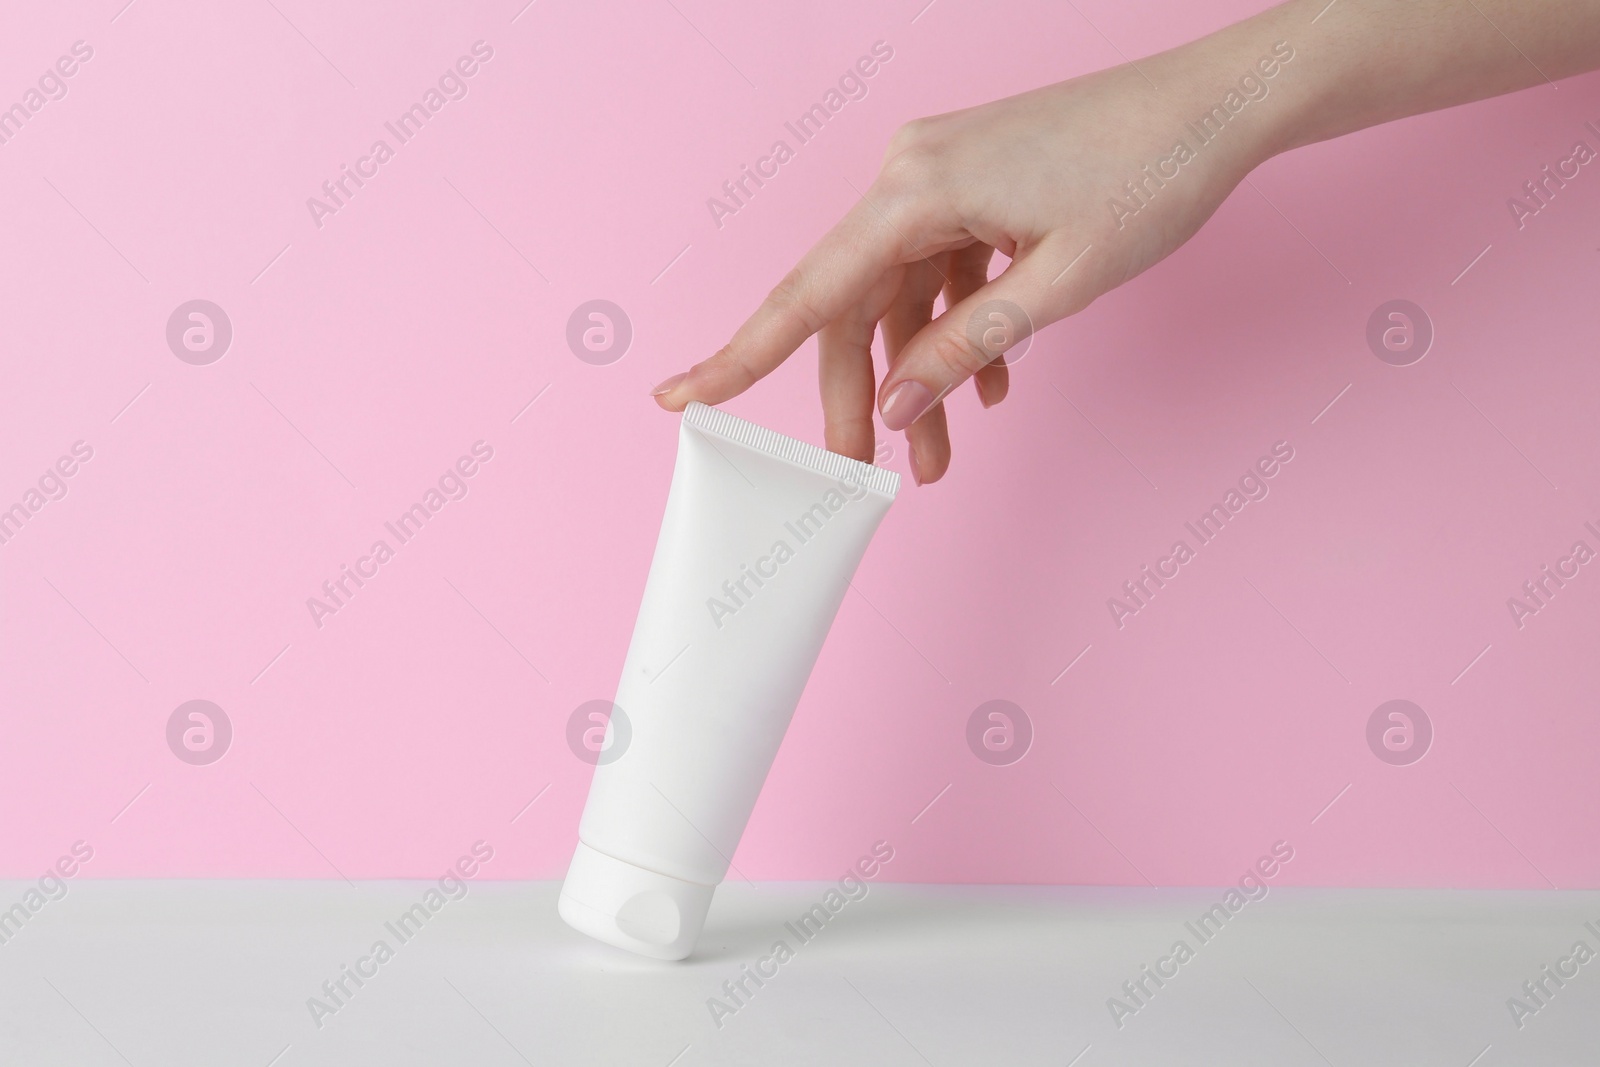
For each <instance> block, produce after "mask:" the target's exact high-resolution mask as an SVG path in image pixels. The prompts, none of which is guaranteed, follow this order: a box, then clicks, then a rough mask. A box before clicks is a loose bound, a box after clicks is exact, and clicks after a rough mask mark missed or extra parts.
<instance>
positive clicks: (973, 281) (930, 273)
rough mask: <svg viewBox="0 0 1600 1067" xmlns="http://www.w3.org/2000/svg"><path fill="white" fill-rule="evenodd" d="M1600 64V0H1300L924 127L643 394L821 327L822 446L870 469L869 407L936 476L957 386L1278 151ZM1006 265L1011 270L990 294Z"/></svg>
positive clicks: (753, 357) (1172, 238) (769, 352)
mask: <svg viewBox="0 0 1600 1067" xmlns="http://www.w3.org/2000/svg"><path fill="white" fill-rule="evenodd" d="M1507 35H1511V36H1507ZM1513 37H1515V38H1516V39H1518V40H1520V41H1521V42H1522V43H1521V45H1519V46H1517V47H1513V46H1511V45H1510V44H1509V43H1508V42H1509V41H1510V40H1511V39H1512V38H1513ZM1530 56H1531V57H1532V58H1530ZM1596 64H1600V2H1597V0H1538V2H1529V0H1475V2H1474V3H1473V4H1472V5H1463V4H1460V3H1459V2H1458V0H1405V2H1397V0H1342V2H1339V3H1338V6H1334V4H1330V3H1328V2H1327V0H1291V2H1290V3H1288V4H1284V5H1282V6H1280V7H1277V8H1273V9H1270V10H1268V11H1266V12H1263V13H1262V14H1261V15H1258V16H1256V17H1254V18H1252V19H1249V20H1246V21H1245V22H1242V23H1239V24H1238V25H1235V26H1232V27H1229V28H1228V29H1225V30H1223V31H1220V32H1218V33H1216V34H1213V35H1211V36H1209V37H1206V38H1202V39H1200V40H1199V41H1196V42H1193V43H1191V44H1188V45H1185V46H1183V47H1182V48H1178V49H1175V50H1173V51H1170V52H1165V53H1162V54H1161V55H1157V56H1154V57H1151V58H1149V59H1144V60H1140V61H1139V62H1138V63H1137V64H1129V65H1125V66H1121V67H1116V68H1113V69H1110V70H1106V71H1102V72H1100V73H1097V74H1091V75H1088V76H1086V77H1082V78H1075V79H1073V80H1072V81H1068V82H1062V83H1060V84H1057V85H1051V86H1047V87H1045V88H1042V89H1037V90H1034V91H1032V92H1027V93H1023V94H1022V95H1020V96H1014V97H1010V98H1008V99H1005V100H998V101H995V102H994V103H990V104H985V105H983V106H981V107H975V108H970V109H968V110H965V111H957V112H953V113H951V114H948V115H940V116H937V117H934V118H928V119H920V120H918V121H916V122H912V123H910V124H909V125H907V126H905V127H903V128H902V129H901V130H900V131H899V132H898V133H897V134H896V135H895V137H894V138H893V140H892V141H891V142H890V144H889V148H888V151H887V153H886V154H885V158H884V164H883V169H882V171H881V173H880V174H879V175H878V178H877V180H876V181H874V182H873V183H872V186H871V188H870V189H868V190H867V193H866V195H865V196H863V197H862V198H861V200H860V201H859V202H858V203H857V204H856V205H855V206H854V207H853V208H852V209H851V210H850V212H849V213H848V214H847V215H846V216H845V217H844V219H843V220H841V221H840V222H839V223H838V225H836V226H835V227H834V228H833V229H832V230H831V231H829V232H828V234H827V235H826V236H825V237H823V239H822V240H821V241H820V242H818V243H817V245H816V246H815V247H814V248H812V249H811V251H810V252H808V253H807V254H806V256H805V258H804V259H802V260H801V261H800V263H799V265H798V266H797V267H796V268H795V269H794V270H793V271H792V272H790V274H789V276H788V277H787V278H785V279H784V280H783V281H782V282H781V283H779V285H778V287H777V288H775V289H774V290H772V292H771V294H770V295H768V297H767V298H766V300H765V301H763V302H762V304H761V306H760V307H759V308H758V309H757V310H756V312H755V314H754V315H752V316H751V317H750V318H749V319H748V320H747V321H746V322H745V323H744V325H743V326H741V327H740V328H739V330H738V332H736V333H735V334H734V336H733V339H732V340H731V341H729V343H728V344H727V345H726V346H725V347H724V348H723V349H722V350H721V351H719V352H717V353H716V354H715V355H714V356H712V357H711V358H710V359H707V360H705V361H704V362H702V363H698V364H696V365H695V366H694V367H693V368H692V369H691V370H689V371H688V372H686V373H684V374H678V375H674V376H673V377H671V378H668V379H667V380H666V381H665V382H662V383H661V385H659V386H657V387H656V389H655V390H654V391H653V395H655V397H656V399H657V401H658V402H659V403H660V404H661V406H662V407H664V408H666V409H668V410H670V411H680V410H682V409H683V408H684V406H685V405H687V404H688V403H689V402H690V401H691V400H700V401H703V402H705V403H707V404H717V403H720V402H722V401H724V400H727V399H729V398H730V397H733V396H736V395H738V394H739V393H741V392H743V391H744V390H746V389H748V388H749V387H750V386H751V385H753V384H754V383H755V382H757V381H759V380H760V379H761V378H762V377H764V376H765V375H766V374H767V373H768V372H770V371H771V370H772V369H773V368H774V367H776V366H777V365H778V364H780V363H782V362H783V361H784V360H785V359H787V358H788V357H789V355H790V354H791V353H792V352H794V351H795V349H796V348H798V347H799V346H800V344H801V343H802V342H803V341H805V339H806V338H807V337H810V336H811V335H812V334H818V335H819V336H818V351H819V364H820V366H819V372H820V378H821V391H822V407H823V413H824V426H825V435H826V442H827V447H828V448H830V449H832V450H833V451H835V452H840V453H843V454H845V455H848V456H853V457H855V458H857V459H861V460H866V461H869V462H870V460H871V458H872V455H873V423H872V412H873V407H874V399H876V406H877V408H878V410H879V411H880V412H881V413H882V417H883V422H884V425H885V426H886V427H888V428H889V429H890V430H905V431H906V436H907V440H908V443H909V446H910V448H909V451H910V461H911V471H912V475H913V477H915V479H916V480H917V482H918V483H919V484H921V483H925V482H931V481H935V480H937V479H938V478H939V477H941V476H942V475H943V474H944V472H945V470H946V468H947V467H948V466H949V462H950V440H949V436H948V431H947V427H946V422H945V413H944V407H943V404H942V403H941V401H942V400H943V398H944V397H945V396H946V395H947V394H948V393H949V392H950V390H952V389H954V388H956V387H957V386H958V385H960V384H961V383H962V382H964V381H966V380H967V379H968V378H972V379H973V380H974V384H975V385H976V387H977V390H978V396H979V398H980V399H981V400H982V402H983V405H984V406H985V407H992V406H993V405H995V404H997V403H999V402H1000V401H1001V400H1002V399H1004V397H1005V395H1006V390H1007V387H1008V381H1007V370H1006V366H1005V363H1004V361H1003V360H1002V359H1000V358H999V357H1000V356H1001V355H1002V354H1003V353H1004V352H1005V351H1006V350H1007V349H1009V348H1011V347H1012V346H1013V345H1016V344H1017V343H1019V342H1021V341H1022V340H1024V339H1026V338H1027V337H1028V336H1029V335H1030V334H1031V333H1032V331H1033V330H1035V329H1038V328H1039V327H1042V326H1045V325H1047V324H1049V323H1051V322H1054V321H1056V320H1057V319H1060V318H1063V317H1065V316H1067V315H1071V314H1073V313H1074V312H1076V311H1079V310H1081V309H1083V308H1085V307H1087V306H1088V305H1089V304H1090V303H1091V302H1092V301H1093V300H1094V299H1095V298H1096V297H1097V296H1099V295H1100V294H1101V293H1104V292H1106V291H1107V290H1109V289H1113V288H1115V287H1116V286H1118V285H1121V284H1122V283H1123V282H1126V281H1128V280H1129V279H1130V278H1133V277H1134V276H1135V275H1137V274H1139V273H1140V272H1141V271H1143V270H1145V269H1146V268H1148V267H1150V266H1151V265H1152V264H1155V263H1157V262H1159V261H1160V260H1161V259H1163V258H1164V257H1165V256H1167V255H1169V254H1170V253H1171V252H1172V251H1173V250H1175V249H1176V248H1178V247H1179V246H1180V245H1182V244H1183V243H1184V242H1185V241H1187V240H1188V239H1189V237H1190V236H1192V235H1193V234H1194V232H1195V231H1196V230H1198V229H1199V228H1200V226H1201V225H1202V224H1203V223H1204V222H1205V221H1206V219H1208V218H1210V217H1211V214H1212V213H1213V212H1214V211H1215V210H1216V209H1217V207H1218V205H1219V204H1221V202H1222V201H1223V199H1224V198H1226V197H1227V195H1228V194H1229V193H1230V192H1231V191H1232V190H1233V189H1234V187H1235V186H1236V185H1237V184H1238V183H1239V182H1240V181H1241V180H1242V179H1243V178H1244V176H1245V175H1247V174H1248V173H1249V172H1250V171H1251V169H1253V168H1254V167H1255V166H1256V165H1257V164H1259V163H1261V162H1262V161H1264V160H1265V159H1267V158H1268V157H1270V156H1271V155H1272V154H1274V153H1275V152H1277V151H1281V150H1283V149H1285V148H1288V147H1293V146H1294V145H1298V144H1305V143H1309V142H1311V141H1314V140H1320V139H1322V138H1325V137H1332V136H1337V135H1338V134H1341V133H1346V132H1349V131H1351V130H1355V129H1360V128H1361V127H1363V126H1366V125H1371V124H1373V123H1375V122H1381V121H1386V120H1388V119H1392V118H1397V117H1400V116H1401V115H1405V114H1412V113H1415V112H1417V111H1423V110H1428V109H1429V108H1434V107H1443V106H1446V105H1448V104H1452V103H1461V102H1464V101H1466V100H1472V99H1478V98H1480V97H1483V96H1489V95H1493V94H1494V93H1497V92H1506V91H1509V90H1511V89H1515V88H1521V87H1523V86H1526V85H1532V84H1537V83H1539V81H1540V80H1541V79H1542V78H1544V77H1545V76H1546V75H1547V74H1548V75H1551V76H1554V77H1561V76H1564V75H1566V74H1570V73H1574V72H1577V71H1580V70H1587V69H1590V68H1592V67H1593V66H1595V65H1596ZM996 250H999V251H1000V252H1001V253H1002V254H1003V255H1005V256H1006V257H1008V258H1009V259H1010V261H1011V262H1010V263H1009V265H1008V266H1007V267H1006V269H1005V270H1004V271H1003V272H1002V273H1001V274H1000V275H999V276H997V277H996V278H995V279H994V280H993V281H990V280H988V267H989V261H990V258H991V257H992V255H993V253H994V252H995V251H996ZM941 293H942V294H943V296H944V303H945V308H946V310H945V311H944V313H943V314H941V315H940V316H939V317H938V318H937V319H935V318H934V317H933V308H934V301H935V299H936V298H937V297H938V296H939V295H940V294H941ZM878 327H881V328H882V331H883V340H884V348H885V350H886V353H887V356H888V368H887V372H886V373H885V375H884V377H883V381H882V383H881V385H877V386H876V388H875V387H874V377H875V375H874V370H873V365H872V355H871V346H872V337H873V332H874V330H875V329H876V328H878Z"/></svg>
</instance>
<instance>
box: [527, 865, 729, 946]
mask: <svg viewBox="0 0 1600 1067" xmlns="http://www.w3.org/2000/svg"><path fill="white" fill-rule="evenodd" d="M716 888H717V887H716V886H713V885H701V884H700V883H699V882H685V881H683V880H682V879H681V878H673V877H670V876H669V875H665V874H659V873H657V872H656V871H652V870H649V869H647V868H644V867H636V866H634V865H633V864H631V863H625V862H623V861H622V860H619V859H616V858H615V857H612V856H608V855H606V854H605V853H604V852H600V851H598V850H596V849H592V848H590V847H589V846H588V845H586V844H584V843H583V842H582V841H579V842H578V851H577V852H576V853H574V854H573V857H572V866H571V867H570V868H568V870H567V880H566V881H565V882H563V883H562V884H561V902H560V904H559V905H558V909H559V911H560V912H561V918H562V919H564V920H566V922H567V925H568V926H571V927H572V928H573V929H575V930H579V931H581V932H582V933H585V934H588V935H589V936H590V937H593V938H596V939H597V940H600V941H604V942H605V943H606V944H608V945H615V946H616V947H617V948H625V949H627V950H628V951H629V952H636V953H638V954H639V955H641V956H650V957H653V958H654V959H658V960H681V959H683V958H684V957H685V956H687V955H688V954H689V953H690V951H692V950H693V949H694V943H695V941H696V939H698V938H699V936H700V930H701V928H702V927H703V926H704V925H705V921H706V912H707V911H709V910H710V909H711V895H712V893H714V892H715V891H716Z"/></svg>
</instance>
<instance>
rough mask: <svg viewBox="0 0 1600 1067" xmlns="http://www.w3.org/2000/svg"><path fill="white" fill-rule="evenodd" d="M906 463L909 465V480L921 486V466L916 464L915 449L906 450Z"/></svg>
mask: <svg viewBox="0 0 1600 1067" xmlns="http://www.w3.org/2000/svg"><path fill="white" fill-rule="evenodd" d="M906 462H908V463H910V464H911V480H912V481H914V482H916V483H917V484H918V485H921V484H922V465H921V464H919V463H918V462H917V450H916V449H914V448H913V449H908V450H907V452H906Z"/></svg>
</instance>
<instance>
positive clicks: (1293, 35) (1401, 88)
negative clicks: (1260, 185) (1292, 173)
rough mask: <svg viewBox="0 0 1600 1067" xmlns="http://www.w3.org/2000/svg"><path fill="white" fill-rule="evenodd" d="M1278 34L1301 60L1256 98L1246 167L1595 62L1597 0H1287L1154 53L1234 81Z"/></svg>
mask: <svg viewBox="0 0 1600 1067" xmlns="http://www.w3.org/2000/svg"><path fill="white" fill-rule="evenodd" d="M1278 41H1286V42H1288V43H1289V45H1290V46H1291V47H1292V48H1293V49H1294V51H1295V60H1294V61H1293V63H1292V64H1290V65H1289V66H1288V67H1286V69H1285V70H1284V72H1283V76H1281V77H1278V78H1275V79H1273V85H1272V92H1273V95H1274V96H1275V97H1276V98H1277V99H1276V103H1275V104H1274V105H1273V106H1270V107H1265V108H1261V109H1259V113H1258V118H1256V120H1255V121H1253V122H1252V123H1251V127H1252V129H1251V132H1250V136H1249V138H1248V140H1249V144H1248V146H1245V145H1241V146H1240V147H1241V148H1242V149H1244V152H1243V156H1244V157H1245V158H1244V162H1245V163H1246V169H1248V166H1249V165H1253V164H1254V163H1259V162H1261V161H1263V160H1265V159H1267V158H1270V157H1271V156H1273V155H1275V154H1277V153H1279V152H1282V151H1286V150H1288V149H1290V148H1295V147H1298V146H1300V145H1306V144H1311V143H1313V142H1316V141H1323V140H1327V139H1329V138H1332V137H1338V136H1340V135H1342V134H1346V133H1351V132H1353V131H1356V130H1360V129H1365V128H1366V127H1368V126H1374V125H1377V124H1379V123H1382V122H1388V121H1390V120H1392V119H1397V118H1404V117H1406V116H1408V115H1416V114H1421V113H1423V112H1426V111H1433V110H1437V109H1439V108H1444V107H1451V106H1454V105H1456V104H1465V103H1470V102H1471V101H1474V100H1482V99H1485V98H1487V97H1491V96H1498V95H1500V94H1502V93H1508V92H1513V91H1515V90H1518V89H1525V88H1528V87H1530V86H1534V85H1541V84H1544V83H1546V82H1555V81H1559V80H1560V79H1562V78H1565V77H1570V76H1571V75H1574V74H1580V73H1583V72H1585V71H1589V70H1593V69H1595V68H1597V67H1600V0H1334V2H1333V3H1332V4H1331V5H1330V4H1329V3H1328V0H1290V2H1289V3H1285V4H1282V5H1280V6H1278V7H1274V8H1271V9H1269V10H1267V11H1264V12H1262V13H1261V14H1260V15H1257V16H1255V17H1253V18H1250V19H1246V20H1245V21H1243V22H1240V23H1237V24H1235V25H1233V26H1229V27H1228V28H1226V29H1224V30H1221V31H1219V32H1217V33H1215V34H1212V35H1210V36H1208V37H1205V38H1202V39H1201V40H1198V41H1196V42H1194V43H1193V44H1190V45H1186V46H1184V47H1183V48H1180V49H1177V50H1176V51H1175V52H1172V53H1167V54H1166V55H1164V56H1162V57H1157V58H1158V60H1161V61H1169V62H1173V64H1174V65H1173V68H1172V69H1173V70H1174V72H1175V73H1176V72H1181V73H1178V76H1179V77H1181V78H1183V79H1184V80H1186V81H1189V82H1190V83H1191V85H1193V88H1194V91H1195V92H1199V93H1203V92H1205V90H1204V89H1201V88H1200V86H1201V84H1202V83H1205V82H1208V81H1209V82H1212V83H1213V85H1212V88H1211V91H1212V92H1213V93H1214V92H1215V84H1216V83H1217V81H1218V80H1219V79H1221V80H1233V79H1237V78H1238V77H1239V74H1240V73H1241V72H1244V71H1248V70H1249V69H1250V65H1251V64H1252V63H1253V62H1255V61H1256V59H1257V57H1258V56H1260V55H1264V54H1266V53H1267V52H1268V50H1269V49H1270V48H1271V46H1272V45H1273V44H1274V43H1275V42H1278Z"/></svg>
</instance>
